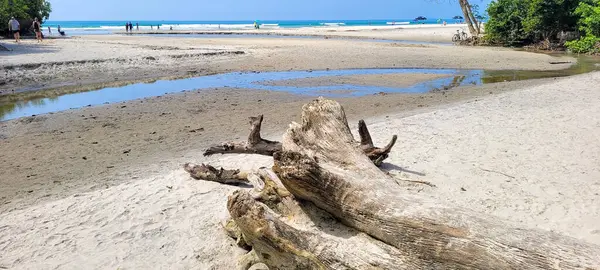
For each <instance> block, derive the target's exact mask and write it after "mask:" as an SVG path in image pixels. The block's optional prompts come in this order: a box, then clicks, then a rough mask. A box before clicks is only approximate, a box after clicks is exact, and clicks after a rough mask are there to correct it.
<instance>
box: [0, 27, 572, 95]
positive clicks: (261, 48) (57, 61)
mask: <svg viewBox="0 0 600 270" xmlns="http://www.w3.org/2000/svg"><path fill="white" fill-rule="evenodd" d="M11 48H12V49H13V51H10V52H0V68H2V69H3V71H2V72H0V95H1V94H10V93H12V92H13V91H16V92H20V91H28V90H36V89H48V88H56V87H64V86H85V85H90V84H102V83H104V84H105V83H118V82H130V81H142V80H148V79H159V78H172V77H187V76H199V75H204V74H213V73H223V72H234V71H282V70H310V69H313V70H317V69H321V70H325V69H328V68H329V69H348V68H377V67H382V68H394V67H421V68H462V69H483V68H485V69H524V70H556V69H564V68H567V67H569V66H570V64H558V65H556V64H550V62H552V61H572V62H575V59H573V58H571V57H561V58H560V59H559V58H556V57H552V56H548V55H543V54H534V53H528V52H517V51H511V50H507V49H496V48H473V47H454V46H434V45H429V46H424V47H421V46H417V47H415V46H414V45H406V44H404V45H403V44H398V43H378V42H361V41H358V40H324V39H306V38H304V39H297V38H296V39H294V38H251V37H250V38H217V39H215V38H176V37H159V38H157V37H146V36H118V35H108V36H85V37H78V38H73V39H57V40H47V41H45V42H44V44H41V45H40V44H37V43H35V41H24V42H23V44H20V45H18V46H17V45H13V44H11Z"/></svg>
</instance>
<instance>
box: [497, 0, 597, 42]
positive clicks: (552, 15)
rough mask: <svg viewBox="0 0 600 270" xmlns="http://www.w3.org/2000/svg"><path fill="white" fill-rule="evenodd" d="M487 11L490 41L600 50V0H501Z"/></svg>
mask: <svg viewBox="0 0 600 270" xmlns="http://www.w3.org/2000/svg"><path fill="white" fill-rule="evenodd" d="M487 13H488V15H489V21H488V22H487V23H486V24H485V32H486V35H485V40H486V41H487V42H488V43H491V44H496V45H505V46H526V45H533V46H536V47H538V48H541V49H553V48H556V47H567V48H568V49H570V50H571V51H573V52H575V53H600V38H599V37H600V0H497V1H494V2H492V3H491V4H490V5H489V7H488V9H487ZM577 38H579V39H577ZM569 39H577V40H571V41H569Z"/></svg>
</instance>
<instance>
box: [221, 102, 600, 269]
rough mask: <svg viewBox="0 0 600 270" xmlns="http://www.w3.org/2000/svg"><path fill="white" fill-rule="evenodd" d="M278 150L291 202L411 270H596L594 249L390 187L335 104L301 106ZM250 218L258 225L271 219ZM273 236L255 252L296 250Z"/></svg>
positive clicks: (289, 240)
mask: <svg viewBox="0 0 600 270" xmlns="http://www.w3.org/2000/svg"><path fill="white" fill-rule="evenodd" d="M365 135H367V133H365ZM369 137H370V135H369V136H362V139H361V141H362V142H366V143H367V144H369V141H370V139H369ZM371 143H372V142H371ZM282 147H283V148H282V150H283V151H282V152H281V153H277V154H276V155H275V156H274V160H275V165H274V167H273V170H274V171H275V172H276V173H277V175H278V177H279V178H280V180H281V182H282V183H283V185H284V186H285V187H286V189H287V190H288V191H289V192H290V193H291V194H293V195H294V197H296V198H299V199H303V200H306V201H309V202H312V203H314V204H315V205H316V206H317V207H319V208H321V209H323V210H325V211H327V212H328V213H330V214H332V215H333V216H334V217H336V218H337V219H338V220H339V221H341V222H342V223H344V224H345V225H347V226H350V227H352V228H355V229H356V230H359V231H362V232H364V233H366V234H368V235H370V236H372V237H374V238H376V239H379V240H380V241H382V242H384V243H386V244H387V245H389V246H391V247H394V248H397V249H398V250H400V251H401V252H402V253H403V254H405V255H404V260H405V261H408V262H410V263H411V264H412V265H413V266H415V268H416V269H428V268H431V266H436V265H437V266H439V265H441V266H443V268H450V269H586V268H587V269H597V268H598V267H600V247H599V246H596V245H592V244H588V243H583V242H580V241H577V240H575V239H573V238H570V237H567V236H563V235H558V234H555V233H552V232H547V231H540V230H532V229H521V228H518V227H515V226H514V225H511V224H506V223H503V222H500V221H498V220H497V218H494V217H488V216H485V215H482V214H479V213H473V212H471V211H468V210H465V209H457V208H451V207H446V206H445V205H446V204H445V203H443V202H436V201H432V200H429V199H426V198H422V197H419V196H417V195H413V194H407V193H405V192H403V191H402V190H400V189H393V188H390V185H392V183H393V179H391V178H390V177H389V176H388V175H386V174H385V173H383V172H382V171H381V170H379V169H378V168H377V167H376V166H374V164H373V162H372V161H371V160H370V159H369V158H368V157H367V156H366V155H364V150H363V149H362V148H361V143H359V142H356V141H354V139H353V137H352V134H351V133H350V130H349V128H348V123H347V120H346V116H345V113H344V110H343V108H342V107H341V106H340V105H339V104H338V103H337V102H335V101H330V100H325V99H322V98H320V99H318V100H315V101H313V102H311V103H309V104H307V105H305V106H304V107H303V113H302V123H301V124H297V123H292V125H291V126H290V128H289V129H288V131H287V132H286V134H285V135H284V138H283V141H282ZM230 209H231V208H230ZM236 214H237V213H235V212H234V213H232V216H234V218H235V215H236ZM255 218H256V219H258V220H256V221H255V222H259V223H260V222H265V224H266V223H268V222H270V220H271V219H274V218H275V217H262V218H263V220H260V219H261V217H260V216H257V217H255ZM236 222H237V220H236ZM240 228H242V230H243V231H244V228H243V226H240ZM244 233H246V231H244ZM287 236H290V237H287ZM281 237H282V238H283V239H281V240H280V241H279V242H277V243H274V244H273V246H270V247H262V248H261V249H263V250H268V248H271V250H273V252H276V251H277V250H280V248H281V247H280V245H281V244H282V243H286V244H287V245H301V244H302V243H297V241H299V240H300V239H298V238H296V236H295V235H293V234H289V235H288V234H285V233H284V234H282V235H281ZM323 241H327V240H323ZM265 243H268V241H265ZM326 244H327V242H324V243H323V245H326ZM297 257H298V258H299V260H301V262H302V263H310V264H312V265H320V264H319V263H323V261H320V259H319V258H316V259H315V258H314V257H311V258H310V260H308V259H306V258H304V257H302V254H300V255H297ZM315 260H318V261H315Z"/></svg>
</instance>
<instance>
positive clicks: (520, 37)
mask: <svg viewBox="0 0 600 270" xmlns="http://www.w3.org/2000/svg"><path fill="white" fill-rule="evenodd" d="M525 2H526V1H523V0H498V1H494V2H492V3H490V5H489V7H488V9H487V13H488V16H489V20H488V22H487V23H486V24H485V39H486V41H488V42H490V43H492V44H503V45H518V44H522V43H524V42H526V40H527V39H528V38H527V35H526V33H525V27H524V26H523V19H524V18H525V17H526V16H527V14H526V10H527V5H526V3H525Z"/></svg>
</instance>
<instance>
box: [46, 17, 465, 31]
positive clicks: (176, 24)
mask: <svg viewBox="0 0 600 270" xmlns="http://www.w3.org/2000/svg"><path fill="white" fill-rule="evenodd" d="M439 20H440V21H444V20H445V21H446V22H447V23H450V24H452V23H458V22H459V21H458V20H453V19H442V18H440V19H439ZM126 22H129V21H46V22H44V28H47V27H48V26H50V27H52V28H53V29H56V28H57V27H58V26H59V25H60V27H61V29H62V30H64V31H65V32H67V34H70V35H85V34H110V33H112V32H114V31H123V30H125V23H126ZM257 22H258V23H259V24H260V25H261V28H263V29H274V28H300V27H320V26H367V25H373V26H383V25H403V24H436V23H438V18H435V19H429V20H425V21H418V22H417V21H414V19H387V20H298V21H286V20H265V21H263V20H257ZM131 23H132V24H133V25H134V27H136V24H139V27H140V29H141V30H150V27H151V26H152V27H153V29H156V27H157V26H158V25H160V26H161V29H169V28H170V27H173V29H176V30H218V29H221V30H228V29H230V30H234V29H253V28H254V21H131Z"/></svg>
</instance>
